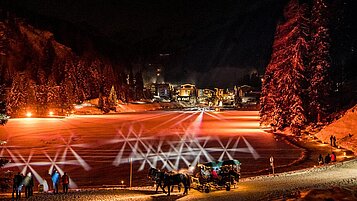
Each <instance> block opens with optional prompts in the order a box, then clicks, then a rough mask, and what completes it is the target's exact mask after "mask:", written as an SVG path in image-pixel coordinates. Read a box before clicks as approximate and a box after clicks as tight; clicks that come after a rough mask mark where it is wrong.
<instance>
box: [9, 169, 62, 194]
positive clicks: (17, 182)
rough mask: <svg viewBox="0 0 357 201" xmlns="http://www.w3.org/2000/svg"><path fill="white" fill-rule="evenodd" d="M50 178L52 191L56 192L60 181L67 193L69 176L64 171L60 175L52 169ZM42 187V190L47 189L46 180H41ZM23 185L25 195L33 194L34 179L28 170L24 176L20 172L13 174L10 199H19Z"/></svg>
mask: <svg viewBox="0 0 357 201" xmlns="http://www.w3.org/2000/svg"><path fill="white" fill-rule="evenodd" d="M51 180H52V183H53V193H54V194H57V193H58V185H59V183H60V182H61V183H62V187H63V193H68V186H69V176H68V175H67V173H66V172H64V174H63V175H62V176H61V175H60V173H59V172H58V171H57V170H56V169H54V170H53V171H52V174H51ZM42 185H43V186H42V189H43V191H45V192H47V191H48V185H47V182H46V180H44V181H43V184H42ZM23 187H25V197H26V198H29V197H30V196H32V195H33V187H34V181H33V178H32V175H31V173H30V172H29V173H28V174H27V175H26V176H24V175H23V174H22V173H20V172H19V173H18V174H17V175H15V176H14V178H13V190H12V199H13V200H14V199H15V198H16V200H19V199H20V198H21V191H22V188H23Z"/></svg>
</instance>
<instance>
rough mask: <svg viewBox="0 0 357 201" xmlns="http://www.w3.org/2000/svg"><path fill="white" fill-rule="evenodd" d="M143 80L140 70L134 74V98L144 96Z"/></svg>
mask: <svg viewBox="0 0 357 201" xmlns="http://www.w3.org/2000/svg"><path fill="white" fill-rule="evenodd" d="M143 93H144V81H143V75H142V73H141V71H139V72H137V73H136V74H135V99H136V100H140V99H142V98H143V97H144V94H143Z"/></svg>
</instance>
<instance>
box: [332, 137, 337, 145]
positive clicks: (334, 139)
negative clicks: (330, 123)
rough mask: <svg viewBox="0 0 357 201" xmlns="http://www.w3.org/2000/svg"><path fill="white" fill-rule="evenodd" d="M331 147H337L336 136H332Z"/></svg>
mask: <svg viewBox="0 0 357 201" xmlns="http://www.w3.org/2000/svg"><path fill="white" fill-rule="evenodd" d="M333 146H334V147H337V146H336V136H333Z"/></svg>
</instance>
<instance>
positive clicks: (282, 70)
mask: <svg viewBox="0 0 357 201" xmlns="http://www.w3.org/2000/svg"><path fill="white" fill-rule="evenodd" d="M307 13H308V6H307V5H306V4H300V3H299V1H298V0H291V1H290V2H289V4H288V5H287V6H286V8H285V10H284V19H283V21H282V22H281V23H280V24H279V25H278V26H277V29H276V33H275V38H274V44H273V53H272V57H271V61H270V63H269V65H268V67H267V69H266V73H265V76H264V81H263V86H262V98H261V103H262V108H261V111H260V115H261V117H262V119H261V121H262V122H261V123H262V124H268V125H269V124H272V125H273V126H276V127H277V128H278V129H283V128H285V127H290V128H291V129H292V131H293V132H297V131H298V129H299V128H301V127H302V125H303V124H304V122H305V121H306V116H305V110H304V102H303V98H302V96H303V94H302V91H303V90H304V88H305V87H306V78H305V71H306V65H307V61H306V60H307V59H306V56H307V53H308V42H307V38H308V35H309V33H308V30H309V22H308V20H307V19H308V18H307V16H306V15H307Z"/></svg>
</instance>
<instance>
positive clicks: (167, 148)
mask: <svg viewBox="0 0 357 201" xmlns="http://www.w3.org/2000/svg"><path fill="white" fill-rule="evenodd" d="M187 114H188V115H187ZM168 115H169V114H159V115H155V116H150V117H145V118H141V119H137V120H136V121H132V122H131V123H125V122H123V123H121V124H120V125H119V128H117V129H116V133H115V134H113V135H110V138H111V139H110V138H107V139H103V140H102V141H101V142H99V143H98V142H96V143H95V144H94V143H83V144H76V143H74V141H75V140H74V136H75V135H76V134H75V133H73V131H72V130H69V132H70V137H68V139H64V138H63V137H62V136H61V139H62V142H63V144H62V145H61V144H59V145H57V146H55V147H54V148H56V151H54V150H49V149H48V147H47V148H43V149H42V148H38V149H37V148H36V149H34V150H36V151H35V153H34V151H31V152H30V154H29V156H27V157H25V156H23V155H22V154H21V153H20V152H19V150H20V147H17V146H10V145H11V139H7V142H8V143H4V144H1V146H0V148H1V151H0V157H9V158H11V163H9V164H7V165H6V166H5V167H4V168H12V167H18V168H19V170H20V171H21V172H22V173H23V174H25V173H27V171H29V172H31V173H32V174H33V175H34V177H35V179H36V180H37V181H38V182H39V183H43V178H42V177H41V176H40V175H39V174H38V172H37V171H39V170H38V169H37V171H36V167H42V169H43V168H46V169H47V167H48V173H49V174H50V173H51V172H52V171H53V169H54V168H56V169H57V170H58V171H59V173H60V174H61V175H63V173H64V170H63V168H64V167H65V166H79V167H81V168H83V169H84V170H86V171H89V170H91V169H92V167H91V166H90V165H89V164H88V161H94V162H98V161H99V160H100V159H98V158H96V156H95V153H100V154H101V155H102V156H104V157H110V158H111V159H110V161H111V162H112V163H111V164H110V163H108V164H103V165H104V166H111V165H114V166H116V167H118V166H119V167H120V166H121V165H122V164H125V163H129V161H130V160H131V161H133V162H135V163H136V164H140V165H139V167H138V169H137V170H138V171H142V170H144V169H147V168H148V167H155V168H161V169H167V170H178V169H180V168H186V167H189V166H195V165H196V164H197V163H204V162H208V161H221V160H227V159H234V157H237V153H245V154H250V155H251V156H252V157H253V158H254V159H258V158H260V156H259V154H258V153H257V152H256V151H255V149H254V148H253V147H252V146H251V144H250V143H249V142H248V140H247V139H246V138H245V137H244V136H243V135H236V136H230V137H218V136H215V135H211V134H210V135H203V134H202V133H201V132H202V131H201V124H202V121H203V117H204V115H206V116H205V118H206V117H209V118H214V119H218V120H220V121H222V122H224V123H226V124H227V125H232V126H234V124H232V123H229V122H228V123H227V121H226V120H224V119H222V118H221V116H220V115H219V114H215V113H206V112H189V113H185V112H184V113H181V114H178V115H176V116H174V117H173V118H168V119H166V121H164V122H160V123H159V124H156V125H155V126H152V127H150V128H148V127H145V124H144V123H143V122H145V121H150V120H152V119H155V118H162V117H163V116H168ZM184 115H186V116H185V117H183V116H184ZM86 118H90V117H86ZM113 118H114V117H113ZM187 123H189V124H188V125H187ZM246 123H248V124H246V125H247V126H248V128H244V129H243V130H247V129H248V130H254V131H255V132H260V131H259V129H254V126H251V125H250V124H252V123H251V122H246ZM253 124H254V123H253ZM255 124H256V123H255ZM146 125H147V124H146ZM149 125H150V124H149ZM163 128H164V129H163ZM225 129H227V131H228V132H227V131H226V132H227V133H228V134H229V133H234V132H231V131H230V129H229V128H225ZM232 129H235V130H237V129H238V128H232ZM217 132H218V130H217ZM103 147H105V148H108V147H110V149H111V150H112V149H113V147H118V148H117V149H116V150H115V153H114V155H110V156H108V155H105V154H106V151H109V150H103V149H102V148H103ZM96 148H97V149H96ZM30 149H31V150H33V148H32V147H30ZM38 150H40V151H38ZM88 152H89V153H91V154H90V155H88V154H87V155H85V154H86V153H88ZM34 154H36V155H35V156H36V157H33V156H34ZM26 158H27V159H26ZM238 159H239V158H238ZM36 160H39V161H36ZM86 160H87V162H86ZM70 187H71V188H76V187H77V185H76V184H75V183H74V182H73V181H72V180H71V181H70Z"/></svg>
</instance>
